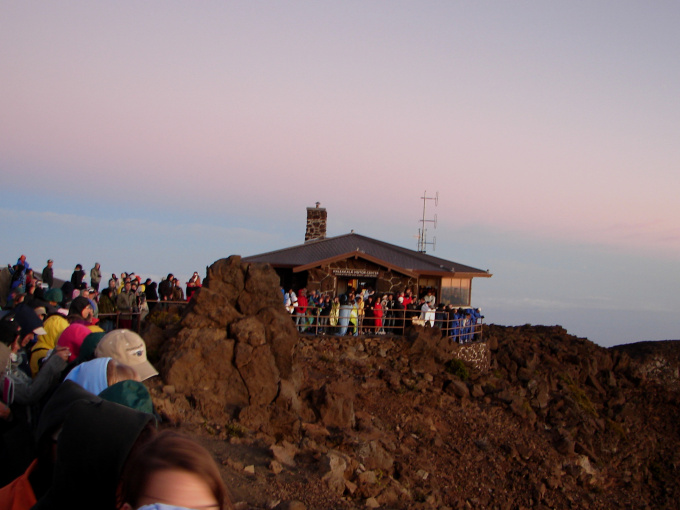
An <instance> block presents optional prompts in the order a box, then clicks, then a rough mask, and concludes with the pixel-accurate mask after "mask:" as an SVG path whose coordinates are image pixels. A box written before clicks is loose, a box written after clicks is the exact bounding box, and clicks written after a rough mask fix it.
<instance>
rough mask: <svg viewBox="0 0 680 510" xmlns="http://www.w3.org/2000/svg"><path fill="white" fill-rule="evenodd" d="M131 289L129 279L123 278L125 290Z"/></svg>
mask: <svg viewBox="0 0 680 510" xmlns="http://www.w3.org/2000/svg"><path fill="white" fill-rule="evenodd" d="M131 289H132V283H131V282H130V280H125V292H130V290H131Z"/></svg>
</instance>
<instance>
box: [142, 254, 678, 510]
mask: <svg viewBox="0 0 680 510" xmlns="http://www.w3.org/2000/svg"><path fill="white" fill-rule="evenodd" d="M218 264H219V266H218ZM239 265H240V260H232V259H228V260H226V261H218V262H217V263H216V265H214V266H213V267H212V268H211V270H210V271H209V276H210V275H211V274H212V279H211V280H210V283H209V284H208V287H209V289H212V290H211V291H207V292H205V291H203V290H202V291H201V292H202V294H203V298H202V299H203V302H202V303H201V302H200V301H201V300H197V303H195V304H193V305H192V306H190V309H189V310H188V311H187V312H186V313H185V314H184V315H183V317H182V318H181V320H180V319H179V318H176V319H173V318H172V312H164V313H165V315H164V316H163V317H162V320H161V319H159V318H158V317H157V318H156V320H155V322H154V325H152V326H150V327H149V328H148V329H147V331H146V332H145V338H147V343H148V344H149V350H150V353H151V356H155V357H156V359H155V360H154V361H155V362H156V363H157V364H158V365H159V366H160V367H161V374H162V378H156V379H157V380H156V381H155V382H154V383H153V384H152V387H151V392H152V395H153V397H154V402H155V404H156V407H157V409H158V411H159V413H160V414H161V415H162V416H163V418H164V420H165V423H164V426H167V427H179V428H180V429H182V430H183V431H185V432H187V433H189V434H191V435H192V436H193V437H195V438H196V439H197V440H198V441H200V442H201V443H202V444H204V445H205V446H206V447H208V448H209V449H210V450H211V451H212V452H213V453H214V455H215V458H216V459H217V460H218V462H219V463H220V464H221V465H222V467H223V474H224V479H225V482H226V484H227V486H228V487H229V489H230V491H231V494H232V496H233V500H234V502H235V503H236V507H237V508H241V509H265V508H269V509H273V508H278V509H285V508H288V509H291V508H297V509H303V508H307V509H327V508H348V509H350V508H366V507H369V508H378V507H379V508H395V509H401V508H423V509H425V508H427V509H429V508H498V509H520V508H592V509H596V508H603V509H604V508H650V509H651V508H677V507H678V503H677V501H678V500H679V499H680V493H679V492H678V489H679V483H680V482H679V477H678V475H679V465H680V453H679V449H678V446H679V445H680V441H679V440H680V431H679V430H678V419H677V415H678V410H679V407H678V403H679V398H678V397H679V395H680V392H679V388H680V375H679V372H678V367H679V366H680V364H679V353H680V351H679V350H678V348H679V347H678V342H653V343H642V344H634V345H627V346H622V347H618V348H612V349H604V348H601V347H599V346H597V345H595V344H593V343H592V342H590V341H588V340H586V339H582V338H576V337H574V336H571V335H569V334H568V333H567V332H566V331H565V330H564V329H562V328H561V327H559V326H551V327H546V326H530V325H527V326H521V327H503V326H494V325H491V326H487V327H486V329H485V336H484V340H485V341H484V343H482V344H479V345H478V346H477V348H476V349H477V352H478V353H482V354H483V356H484V358H485V360H486V363H484V362H480V361H479V360H473V361H470V358H469V356H467V357H466V356H465V353H464V352H463V351H461V350H460V348H459V347H458V346H457V345H453V344H450V343H449V341H448V340H446V339H441V338H440V336H439V334H438V330H436V329H429V328H428V329H426V328H413V329H411V330H409V331H408V334H407V336H405V337H391V336H378V337H364V338H357V337H342V338H338V337H324V336H322V337H311V336H305V335H298V334H297V332H296V331H295V329H294V328H292V329H291V328H289V326H288V325H287V324H286V323H285V322H279V321H280V320H288V321H290V318H289V317H287V316H286V315H285V312H283V315H282V317H283V319H281V318H280V317H279V316H278V315H277V313H275V312H273V311H272V310H274V308H272V309H269V308H268V305H267V299H264V300H262V301H260V305H257V306H255V305H254V304H253V303H254V301H255V300H253V299H250V298H248V296H246V294H248V293H253V294H256V293H257V294H260V293H263V292H264V293H265V295H269V296H270V298H271V300H272V303H274V302H275V301H276V300H277V299H278V297H279V296H276V294H275V292H271V293H270V294H267V292H269V291H266V290H263V288H265V287H268V286H269V285H270V284H275V283H276V282H275V278H272V277H271V275H268V273H267V271H262V272H261V270H260V269H257V270H255V269H254V268H250V267H246V266H239ZM239 271H240V273H239ZM236 273H238V274H236ZM256 273H257V274H258V276H257V278H255V279H257V280H258V281H260V280H261V281H266V282H268V283H266V284H263V286H264V287H263V288H260V287H259V286H258V285H256V284H255V282H254V281H252V280H253V279H254V275H255V274H256ZM218 274H219V275H220V277H219V279H220V281H221V282H222V283H221V284H220V285H218V284H216V283H215V281H216V280H217V279H218V278H217V276H216V275H218ZM235 275H236V276H235ZM239 275H240V276H239ZM234 278H235V279H236V281H237V282H238V283H237V284H233V282H234ZM225 282H228V283H229V284H228V285H224V283H225ZM248 282H250V283H248ZM220 286H221V288H222V290H221V291H218V290H217V289H218V288H220ZM272 288H273V290H274V291H275V290H276V286H275V285H274V287H272ZM211 294H213V295H212V297H210V295H211ZM219 296H221V297H219ZM215 300H217V302H218V303H219V308H220V309H221V308H222V307H224V306H225V303H227V304H228V305H229V307H230V308H229V309H230V310H231V311H230V312H229V313H227V314H225V315H228V316H229V318H228V319H226V320H224V321H223V320H222V319H221V318H220V317H221V315H220V314H219V313H217V312H216V309H214V308H213V307H211V305H210V303H211V302H212V301H215ZM254 317H257V318H258V320H259V322H257V321H255V320H254V319H253V318H254ZM208 318H210V320H208ZM178 321H179V322H178ZM275 326H276V327H275ZM461 358H463V359H467V360H468V361H466V362H461V361H460V359H461ZM224 381H230V382H229V383H228V385H225V382H224ZM235 381H237V382H235ZM234 385H235V386H237V388H236V389H234V388H229V387H227V386H234ZM272 388H276V391H272Z"/></svg>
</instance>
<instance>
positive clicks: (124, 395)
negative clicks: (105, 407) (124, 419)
mask: <svg viewBox="0 0 680 510" xmlns="http://www.w3.org/2000/svg"><path fill="white" fill-rule="evenodd" d="M99 396H100V397H101V398H103V399H104V400H108V401H110V402H115V403H117V404H121V405H124V406H126V407H130V408H132V409H136V410H137V411H142V412H143V413H149V414H154V412H153V402H151V395H150V394H149V390H147V389H146V386H144V384H143V383H141V382H139V381H133V380H131V379H128V380H126V381H120V382H117V383H116V384H113V385H111V386H109V387H108V388H106V389H105V390H104V391H102V392H101V393H100V394H99Z"/></svg>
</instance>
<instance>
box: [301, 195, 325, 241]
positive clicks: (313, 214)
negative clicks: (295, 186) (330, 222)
mask: <svg viewBox="0 0 680 510" xmlns="http://www.w3.org/2000/svg"><path fill="white" fill-rule="evenodd" d="M320 205H321V203H320V202H317V203H316V207H308V208H307V230H306V231H305V242H307V241H315V240H316V239H326V209H325V208H324V207H319V206H320Z"/></svg>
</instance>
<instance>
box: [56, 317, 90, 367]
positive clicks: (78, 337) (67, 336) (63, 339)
mask: <svg viewBox="0 0 680 510" xmlns="http://www.w3.org/2000/svg"><path fill="white" fill-rule="evenodd" d="M90 333H91V331H90V329H89V328H88V327H87V326H84V325H83V324H77V323H74V324H71V325H70V326H69V327H68V328H66V329H65V330H64V331H63V332H62V333H61V335H59V340H57V345H58V346H60V347H68V348H69V349H70V350H71V355H70V356H69V357H68V361H69V362H71V361H73V360H74V359H76V358H77V357H78V354H80V347H81V346H82V345H83V341H85V337H87V335H89V334H90Z"/></svg>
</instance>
